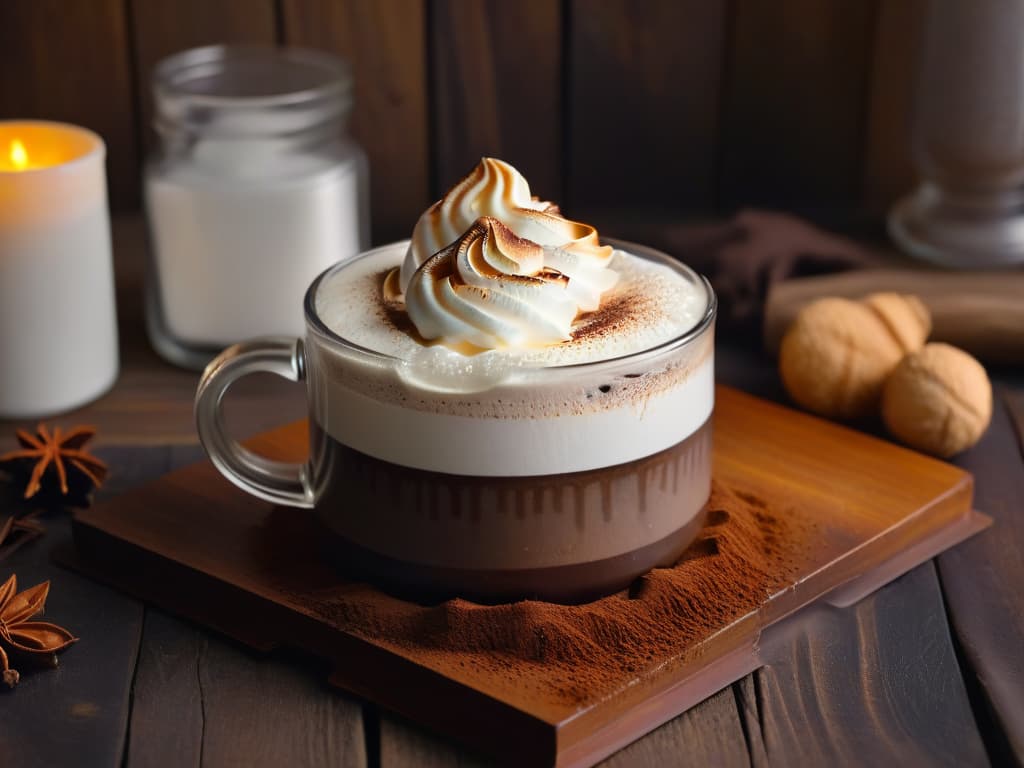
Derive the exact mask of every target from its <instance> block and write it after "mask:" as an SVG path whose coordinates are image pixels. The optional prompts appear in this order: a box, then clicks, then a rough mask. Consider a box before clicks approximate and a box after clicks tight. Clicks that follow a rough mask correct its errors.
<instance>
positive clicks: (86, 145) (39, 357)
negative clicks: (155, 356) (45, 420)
mask: <svg viewBox="0 0 1024 768" xmlns="http://www.w3.org/2000/svg"><path fill="white" fill-rule="evenodd" d="M105 157H106V148H105V146H104V144H103V140H102V139H101V138H100V137H99V136H97V135H96V134H95V133H93V132H92V131H89V130H86V129H84V128H79V127H76V126H73V125H65V124H61V123H52V122H43V121H0V417H5V418H30V417H40V416H48V415H52V414H55V413H59V412H62V411H67V410H70V409H72V408H75V407H77V406H79V405H82V404H84V403H86V402H89V401H91V400H93V399H95V398H97V397H99V396H100V395H101V394H103V393H104V392H106V391H107V390H108V389H109V388H110V387H111V386H112V385H113V383H114V380H115V379H116V378H117V373H118V352H117V316H116V311H115V305H114V271H113V262H112V258H111V245H110V216H109V213H108V210H107V183H106V175H105V172H104V160H105Z"/></svg>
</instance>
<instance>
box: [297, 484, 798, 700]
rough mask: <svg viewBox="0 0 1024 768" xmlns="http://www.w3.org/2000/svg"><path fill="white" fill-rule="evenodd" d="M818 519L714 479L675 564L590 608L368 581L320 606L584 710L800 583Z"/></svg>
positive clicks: (415, 651) (440, 661)
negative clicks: (699, 525)
mask: <svg viewBox="0 0 1024 768" xmlns="http://www.w3.org/2000/svg"><path fill="white" fill-rule="evenodd" d="M813 535H814V528H813V524H812V523H810V522H809V521H807V520H806V519H805V518H802V517H800V516H799V515H794V514H792V510H789V509H769V507H768V505H767V504H766V503H765V502H764V501H763V500H762V499H760V498H759V497H758V496H756V495H754V494H751V493H747V492H743V491H736V490H730V489H729V488H726V487H723V486H722V485H719V484H715V485H714V487H713V488H712V494H711V499H710V501H709V505H708V514H707V523H706V525H705V527H704V529H703V530H702V532H701V534H700V535H699V536H698V538H697V540H696V541H695V542H694V544H693V545H692V546H691V547H690V548H689V549H688V550H687V551H686V553H684V555H683V556H682V558H680V560H679V562H678V563H676V565H674V566H672V567H670V568H659V569H655V570H653V571H651V572H650V573H648V574H647V575H645V576H643V577H641V578H640V579H638V580H637V581H636V582H635V583H634V584H633V585H632V587H631V588H630V589H629V590H628V591H624V592H621V593H618V594H615V595H611V596H609V597H606V598H603V599H601V600H597V601H595V602H592V603H587V604H585V605H569V606H567V605H555V604H552V603H544V602H537V601H523V602H519V603H512V604H506V605H497V606H484V605H478V604H475V603H471V602H468V601H465V600H459V599H456V600H450V601H448V602H445V603H442V604H440V605H436V606H420V605H416V604H414V603H409V602H405V601H402V600H399V599H397V598H393V597H389V596H386V595H382V594H381V593H380V592H379V591H377V590H375V589H373V588H372V587H369V586H366V585H349V586H348V587H347V588H346V590H345V591H344V592H343V593H341V594H338V593H330V592H328V593H325V594H321V595H316V596H315V600H316V602H315V603H314V604H313V605H312V606H311V607H312V609H313V611H314V612H315V613H317V614H318V615H320V616H321V617H322V618H323V619H325V620H327V621H329V622H330V623H332V624H334V625H336V626H338V627H340V628H342V629H343V630H345V631H347V632H350V633H352V634H355V635H357V636H361V637H364V638H365V639H368V640H372V641H373V642H375V643H377V644H378V645H384V646H386V647H388V648H390V649H392V650H393V651H395V652H396V653H399V654H400V655H402V656H405V657H406V658H408V659H411V660H413V661H416V662H418V663H421V664H423V665H425V666H428V667H431V668H435V669H439V670H442V671H443V672H444V673H445V674H447V675H448V676H450V677H454V678H456V679H460V678H463V679H467V680H468V679H470V677H471V678H472V679H475V680H481V679H483V680H486V682H487V684H488V686H489V687H490V688H491V689H492V690H498V691H501V690H504V691H507V692H509V693H510V694H513V693H514V694H516V695H519V696H521V695H523V694H526V693H529V694H532V695H536V696H541V697H543V698H544V699H545V700H547V701H549V702H550V703H551V704H553V705H556V706H573V707H578V706H582V705H584V704H586V703H588V702H591V701H594V700H596V699H599V698H601V697H602V696H604V695H607V694H609V693H611V692H612V691H614V690H616V689H619V688H621V687H623V686H624V685H626V684H628V683H630V682H631V681H633V680H635V679H636V678H637V677H638V676H642V675H643V674H644V672H645V670H654V669H656V668H658V667H660V666H662V665H663V664H665V663H666V662H675V661H679V660H683V661H685V660H686V659H687V658H689V657H691V656H692V655H695V654H696V653H698V652H699V643H700V641H701V640H703V639H705V638H707V637H709V636H710V635H712V634H714V633H715V632H716V631H718V630H720V629H722V628H725V627H727V626H728V625H730V624H731V623H733V622H734V621H736V620H737V619H739V618H741V617H743V616H745V615H747V614H748V613H750V612H752V611H755V610H757V608H758V607H759V606H760V605H761V604H762V603H763V601H764V600H765V598H767V597H768V596H769V595H771V594H774V593H775V592H776V591H778V590H780V589H783V588H785V587H787V586H789V585H790V584H791V583H792V578H793V576H794V575H795V573H796V570H797V563H798V561H799V559H800V558H799V553H800V552H801V550H806V546H807V543H808V541H809V540H810V539H811V538H812V537H813Z"/></svg>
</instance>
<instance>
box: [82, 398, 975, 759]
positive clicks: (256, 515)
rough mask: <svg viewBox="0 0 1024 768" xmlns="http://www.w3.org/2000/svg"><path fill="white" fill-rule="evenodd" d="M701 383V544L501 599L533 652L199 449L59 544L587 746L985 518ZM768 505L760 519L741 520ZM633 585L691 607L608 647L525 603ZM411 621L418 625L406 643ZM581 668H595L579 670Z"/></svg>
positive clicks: (604, 606) (576, 751)
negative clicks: (425, 595) (397, 578)
mask: <svg viewBox="0 0 1024 768" xmlns="http://www.w3.org/2000/svg"><path fill="white" fill-rule="evenodd" d="M717 397H718V400H717V404H716V410H715V417H714V419H715V421H714V475H715V484H716V488H717V490H716V492H715V495H714V496H713V504H715V505H716V507H720V508H716V509H715V510H714V511H713V512H712V513H711V514H710V515H709V526H711V528H710V529H709V533H708V534H707V535H706V536H704V537H703V538H702V540H701V541H700V542H698V544H697V545H695V553H696V555H701V557H697V556H694V557H687V556H684V559H683V560H681V561H680V563H679V564H678V565H676V566H674V567H673V568H671V569H662V572H655V573H652V574H650V575H649V576H648V577H645V578H644V580H642V581H643V584H642V585H641V586H640V587H638V588H637V589H636V590H635V594H634V591H633V590H631V591H630V593H629V594H626V593H622V594H620V595H617V596H613V597H610V598H606V599H605V600H603V601H598V602H597V603H594V604H592V605H591V606H576V607H557V608H556V607H552V606H549V605H547V604H540V603H533V604H531V603H520V604H516V606H513V607H512V608H511V609H510V610H511V611H512V612H513V613H515V612H518V615H521V616H522V617H524V618H525V619H529V620H533V621H534V622H535V623H539V624H540V625H541V627H540V630H539V632H540V633H541V635H540V639H541V640H544V643H542V644H541V650H540V651H538V650H537V648H536V647H535V646H532V645H530V643H528V642H524V643H521V645H523V646H524V647H525V650H524V649H523V648H519V647H518V646H517V644H516V640H517V638H512V639H511V641H510V643H509V644H507V645H501V643H497V644H495V645H483V646H481V645H479V644H468V645H467V644H466V643H465V642H464V638H462V636H461V635H457V634H455V630H453V628H452V626H451V625H452V624H453V623H457V621H463V622H465V621H473V620H474V618H473V617H474V616H484V615H485V614H487V612H488V611H499V610H506V609H508V607H505V609H501V608H478V607H475V606H472V605H469V604H466V603H463V602H461V601H455V603H453V604H445V605H441V606H433V607H429V606H427V607H424V606H418V605H414V604H411V603H406V602H403V601H401V600H398V599H397V598H394V597H390V596H387V595H384V594H382V593H380V592H378V591H376V590H375V589H373V588H372V587H371V586H369V585H363V584H357V583H353V582H346V581H344V580H342V579H341V578H340V577H339V576H338V575H337V574H336V573H335V572H334V571H332V570H331V569H330V568H329V567H327V566H326V565H324V564H322V563H321V562H320V561H319V560H318V558H316V557H315V555H314V554H313V553H314V552H315V549H316V534H315V528H314V526H313V525H312V524H311V517H310V514H309V513H308V512H303V511H298V510H283V509H275V508H273V507H272V506H271V505H270V504H267V503H264V502H261V501H257V500H255V499H253V498H252V497H250V496H248V495H246V494H245V493H243V492H242V491H240V490H238V489H237V488H235V487H234V486H233V485H231V484H230V483H228V482H227V481H226V480H225V479H224V478H222V477H221V476H220V475H219V474H218V473H217V472H216V470H215V469H214V468H213V467H212V465H211V464H209V463H208V462H201V463H198V464H194V465H192V466H189V467H186V468H184V469H182V470H179V471H177V472H174V473H172V474H169V475H166V476H165V477H162V478H160V479H158V480H156V481H154V482H152V483H150V484H148V485H146V486H143V487H140V488H137V489H135V490H133V491H130V492H128V493H126V494H124V495H122V496H120V497H117V498H115V499H112V500H110V501H108V502H106V503H104V504H101V505H99V506H98V507H96V508H95V509H92V510H88V511H85V512H81V513H79V514H77V515H76V517H75V519H74V535H75V543H76V552H75V553H73V554H71V555H69V556H68V557H69V563H70V564H71V565H72V566H74V567H76V568H79V569H80V570H83V571H85V572H86V573H89V574H91V575H93V576H95V577H97V578H99V579H101V580H103V581H106V582H108V583H110V584H113V585H115V586H117V587H119V588H121V589H123V590H124V591H126V592H129V593H131V594H133V595H136V596H138V597H140V598H143V599H145V600H149V601H151V602H153V603H155V604H157V605H159V606H161V607H163V608H165V609H167V610H169V611H172V612H174V613H178V614H181V615H184V616H186V617H188V618H191V619H193V620H195V621H197V622H200V623H202V624H205V625H207V626H210V627H212V628H214V629H216V630H218V631H220V632H223V633H225V634H227V635H229V636H232V637H234V638H237V639H239V640H241V641H242V642H244V643H247V644H249V645H251V646H253V647H256V648H260V649H270V648H272V647H274V646H277V645H287V646H292V647H297V648H300V649H303V650H305V651H308V652H311V653H313V654H316V655H318V656H320V657H323V658H325V659H327V660H328V661H329V663H330V664H331V665H332V669H333V672H332V675H331V682H332V683H334V684H335V685H338V686H340V687H342V688H345V689H347V690H349V691H352V692H354V693H356V694H357V695H359V696H363V697H365V698H367V699H369V700H371V701H373V702H375V703H377V704H379V705H381V706H383V707H385V708H389V709H392V710H394V711H396V712H399V713H401V714H403V715H405V716H407V717H409V718H411V719H413V720H415V721H417V722H420V723H422V724H424V725H426V726H428V727H431V728H433V729H435V730H437V731H439V732H441V733H444V734H447V735H449V736H451V737H453V738H455V739H458V740H460V741H462V742H464V743H465V744H467V745H468V746H470V747H474V748H477V749H479V750H482V751H484V752H486V753H488V754H490V755H493V756H495V757H498V758H500V759H503V760H506V761H509V762H513V763H517V764H524V763H529V764H557V765H589V764H591V763H593V762H596V761H597V760H599V759H601V758H602V757H604V756H606V755H608V754H610V753H611V752H613V751H615V750H617V749H619V748H621V747H622V746H624V745H625V744H627V743H629V742H630V741H632V740H634V739H636V738H638V737H639V736H641V735H643V734H645V733H647V732H648V731H650V730H652V729H654V728H655V727H657V726H658V725H660V724H661V723H663V722H665V721H667V720H668V719H670V718H672V717H674V716H676V715H677V714H679V713H680V712H682V711H684V710H685V709H687V708H688V707H690V706H692V705H694V704H696V703H698V702H699V701H701V700H702V699H704V698H706V697H707V696H709V695H711V694H712V693H714V692H715V691H717V690H719V689H721V688H723V687H725V686H726V685H728V684H729V683H731V682H733V681H735V680H737V679H739V678H740V677H742V676H743V675H745V674H747V673H749V672H751V671H753V670H754V669H756V668H757V667H758V666H760V661H759V658H758V647H759V644H760V643H762V642H767V640H768V639H769V637H768V635H770V633H771V632H772V626H773V625H774V624H775V623H776V622H778V621H779V620H780V619H782V618H783V617H785V616H788V615H790V614H793V613H795V612H798V611H800V609H801V608H804V607H806V606H808V605H810V604H811V603H814V602H816V601H820V600H827V601H829V602H830V603H832V604H834V605H838V606H845V605H848V604H850V603H852V602H855V601H856V600H858V599H860V598H861V597H863V596H864V595H866V594H868V593H869V592H871V591H873V590H874V589H876V588H878V587H879V586H881V585H882V584H884V583H886V582H887V581H889V580H891V579H893V578H895V577H897V576H899V575H901V574H902V573H904V572H906V571H908V570H910V569H911V568H913V567H914V566H916V565H918V564H919V563H921V562H923V561H925V560H927V559H928V558H930V557H932V556H934V555H935V554H937V553H938V552H940V551H941V550H943V549H945V548H946V547H949V546H952V545H953V544H955V543H957V542H959V541H961V540H963V539H965V538H967V537H968V536H970V535H972V534H973V533H975V532H977V531H979V530H981V529H982V528H984V527H986V526H987V525H988V524H989V523H990V521H989V519H988V518H987V517H986V516H984V515H981V514H979V513H977V512H973V511H972V507H971V502H972V494H973V482H972V478H971V476H970V475H969V474H967V473H966V472H963V471H962V470H960V469H957V468H956V467H953V466H951V465H948V464H945V463H942V462H939V461H936V460H934V459H930V458H928V457H925V456H922V455H920V454H917V453H914V452H912V451H909V450H906V449H903V448H900V447H898V446H895V445H892V444H890V443H887V442H884V441H882V440H879V439H876V438H873V437H870V436H868V435H864V434H861V433H858V432H855V431H852V430H849V429H846V428H844V427H841V426H837V425H835V424H831V423H829V422H825V421H822V420H820V419H816V418H814V417H811V416H808V415H806V414H802V413H798V412H795V411H792V410H790V409H787V408H784V407H781V406H777V405H774V404H771V403H767V402H765V401H761V400H758V399H756V398H753V397H750V396H748V395H744V394H741V393H739V392H736V391H735V390H731V389H728V388H719V389H718V392H717ZM306 440H307V437H306V429H305V425H304V424H301V423H299V424H292V425H289V426H286V427H282V428H280V429H277V430H274V431H272V432H269V433H266V434H264V435H261V436H259V437H257V438H255V439H254V440H253V441H252V442H251V443H250V445H251V446H252V447H253V448H254V449H256V450H257V451H259V452H262V453H266V454H268V455H273V456H276V457H277V458H281V459H292V460H295V459H299V458H301V457H302V456H303V455H304V453H305V450H306ZM770 516H774V517H772V520H774V522H775V523H776V524H777V525H778V526H781V527H779V528H778V529H777V530H778V531H780V533H779V535H778V536H777V537H776V536H775V535H774V534H770V535H768V534H761V533H756V531H758V530H759V529H758V528H757V524H758V521H760V520H762V518H764V519H767V518H768V517H770ZM755 518H756V519H755ZM711 529H715V530H711ZM716 530H717V531H718V532H717V533H716V532H715V531H716ZM758 537H760V538H758ZM779 538H781V541H778V540H777V539H779ZM709 542H710V543H713V544H714V545H715V546H714V547H713V548H709V546H708V543H709ZM762 546H763V547H764V551H765V552H769V551H780V552H783V553H784V554H785V556H779V557H776V558H775V559H772V558H767V559H764V560H763V562H762V560H761V559H759V558H760V555H758V556H757V557H756V558H755V557H754V555H751V558H752V559H751V560H750V563H751V565H750V568H751V569H754V568H755V565H754V563H755V561H756V562H761V563H762V565H759V566H756V567H757V568H760V569H761V570H759V571H758V572H757V574H758V575H757V579H755V581H754V582H752V583H754V584H755V588H754V589H737V588H736V586H735V585H734V584H730V583H728V581H727V580H725V579H722V578H721V577H720V575H719V574H720V573H722V572H724V571H721V564H722V563H726V562H731V563H733V564H734V565H735V564H736V563H740V565H741V566H742V564H743V562H744V560H743V553H744V552H750V553H753V552H755V551H760V550H757V549H756V548H757V547H762ZM752 547H753V548H752ZM719 548H720V550H721V551H719ZM765 563H767V565H764V564H765ZM762 566H763V567H762ZM716 568H717V569H719V570H717V571H716ZM761 571H763V573H762V572H761ZM733 572H736V569H735V568H733ZM739 574H740V575H739V578H740V579H741V581H744V583H746V582H747V581H749V580H750V579H751V578H753V576H752V575H751V573H744V572H743V569H742V567H741V568H740V571H739ZM663 577H664V578H663ZM694 585H697V586H699V587H700V589H701V590H703V591H702V592H701V593H700V594H702V595H703V597H702V598H701V600H700V601H695V600H693V599H692V594H695V593H694V592H693V591H692V589H696V586H694ZM646 587H650V588H649V589H646ZM691 587H692V589H691ZM677 588H678V589H679V590H680V593H679V594H678V595H673V594H672V592H671V590H673V589H677ZM659 590H660V591H659ZM666 590H667V592H666ZM716 590H717V591H716ZM645 595H647V596H645ZM650 595H655V596H659V595H660V597H657V599H658V600H659V601H660V603H659V605H662V606H669V607H668V608H664V610H669V611H670V612H671V611H674V610H678V611H679V612H681V613H691V614H693V615H692V616H689V615H685V616H684V615H678V616H668V617H666V620H665V621H661V622H659V623H658V624H657V625H654V624H652V625H651V626H650V627H649V628H648V629H646V630H645V631H644V632H635V633H633V635H632V636H630V637H622V636H621V631H620V635H619V640H620V641H621V644H620V645H619V647H620V648H622V649H624V650H621V651H620V650H616V646H615V645H614V644H609V643H607V642H605V643H592V644H591V645H593V646H594V648H596V650H594V648H592V649H591V650H590V651H589V653H590V654H591V655H590V656H589V657H588V656H587V655H586V653H584V652H583V651H581V652H580V656H579V658H578V659H577V660H575V661H574V660H572V659H570V660H569V661H566V660H565V659H561V660H556V661H551V662H550V663H549V664H546V663H544V660H545V659H546V658H547V657H548V656H547V655H546V654H547V649H546V645H547V643H548V641H549V640H550V639H551V637H550V634H551V632H552V631H554V630H552V629H551V627H552V626H553V625H551V624H550V623H549V624H544V623H543V622H541V621H540V619H539V618H538V617H544V616H547V617H552V616H553V617H555V619H556V620H557V619H558V617H565V618H567V619H568V620H570V621H571V622H577V623H578V626H580V627H585V626H588V625H593V624H594V623H595V622H596V618H595V617H600V618H601V621H602V622H603V623H604V624H606V625H608V624H610V625H612V626H613V627H618V626H620V625H618V624H616V622H615V617H616V612H618V613H619V614H621V616H622V618H623V620H626V619H628V618H629V617H630V616H633V617H634V618H635V617H636V616H644V615H647V614H643V613H642V612H639V613H638V612H637V611H638V610H639V609H643V608H645V607H646V608H650V605H649V604H645V603H644V601H645V600H648V601H650V600H654V599H655V597H651V596H650ZM673 606H678V609H676V608H675V607H673ZM723 606H727V609H726V608H723ZM659 610H661V609H659ZM507 612H508V610H506V613H507ZM490 615H496V614H490ZM467 617H468V618H467ZM690 619H694V620H693V621H691V620H690ZM697 619H699V620H697ZM673 621H676V622H677V623H675V624H673ZM545 626H547V627H548V633H549V636H543V631H544V627H545ZM621 626H626V625H625V624H623V625H621ZM394 627H402V628H404V629H403V630H402V632H401V633H398V631H397V630H393V629H389V628H394ZM409 627H415V628H422V632H423V636H422V642H420V641H419V640H418V639H417V638H418V635H416V633H415V632H412V634H410V630H409ZM666 627H667V629H666ZM462 629H466V627H465V626H463V627H462ZM470 629H472V628H471V627H470ZM416 631H417V632H418V631H420V630H419V629H417V630H416ZM526 631H527V630H523V632H524V633H525V632H526ZM531 631H535V632H536V631H538V630H537V629H536V628H534V629H533V630H531ZM581 631H583V630H581ZM392 632H394V633H392ZM389 633H392V634H389ZM400 635H401V636H400ZM648 638H649V639H648ZM520 639H521V638H520ZM526 639H527V640H528V639H529V638H526ZM556 639H557V638H556ZM647 642H649V643H650V646H649V647H648V648H646V652H645V643H647ZM531 648H532V650H531ZM594 653H600V654H603V656H602V657H601V658H595V657H594V656H593V654H594ZM617 654H618V655H617ZM620 657H621V659H620ZM620 660H621V664H620V663H619V661H620ZM638 660H639V661H638ZM587 665H590V667H588V666H587ZM591 667H593V668H599V669H602V670H605V672H603V673H602V674H601V675H600V676H594V675H587V674H583V670H585V669H586V668H591ZM576 671H580V674H579V675H577V674H575V672H576Z"/></svg>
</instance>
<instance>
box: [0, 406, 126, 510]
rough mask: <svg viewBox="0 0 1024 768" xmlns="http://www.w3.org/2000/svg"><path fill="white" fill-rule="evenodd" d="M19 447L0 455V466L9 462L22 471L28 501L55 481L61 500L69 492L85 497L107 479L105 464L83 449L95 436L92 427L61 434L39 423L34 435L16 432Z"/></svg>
mask: <svg viewBox="0 0 1024 768" xmlns="http://www.w3.org/2000/svg"><path fill="white" fill-rule="evenodd" d="M15 434H16V435H17V438H18V442H19V443H20V444H21V448H20V449H18V450H15V451H10V452H8V453H5V454H3V455H2V456H0V464H3V463H8V462H10V463H13V464H15V465H16V466H17V467H19V468H21V469H22V470H24V471H25V474H27V475H28V478H27V480H26V482H25V498H26V499H30V498H32V497H33V496H35V495H36V494H37V493H39V491H40V490H42V489H44V487H45V486H46V484H45V481H46V480H50V481H51V482H52V481H53V480H56V483H57V488H58V489H59V490H60V495H61V496H62V497H67V496H68V495H69V493H73V494H75V495H81V496H85V495H87V494H88V493H89V491H91V490H92V489H93V488H98V487H99V486H101V485H102V484H103V481H104V480H105V479H106V477H107V465H106V464H104V463H103V462H102V461H100V460H99V459H97V458H96V457H95V456H93V455H92V454H90V453H89V452H88V451H87V450H86V449H85V444H86V443H88V442H89V441H90V440H91V439H92V438H93V437H94V436H95V434H96V430H95V429H93V428H92V427H75V428H74V429H72V430H71V431H70V432H68V433H67V434H62V432H61V429H60V427H54V429H53V431H52V432H51V431H50V430H49V429H48V428H47V426H46V425H45V424H40V425H39V426H38V427H37V429H36V434H35V435H31V434H29V433H28V432H26V431H25V430H22V429H19V430H18V431H17V432H16V433H15Z"/></svg>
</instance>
